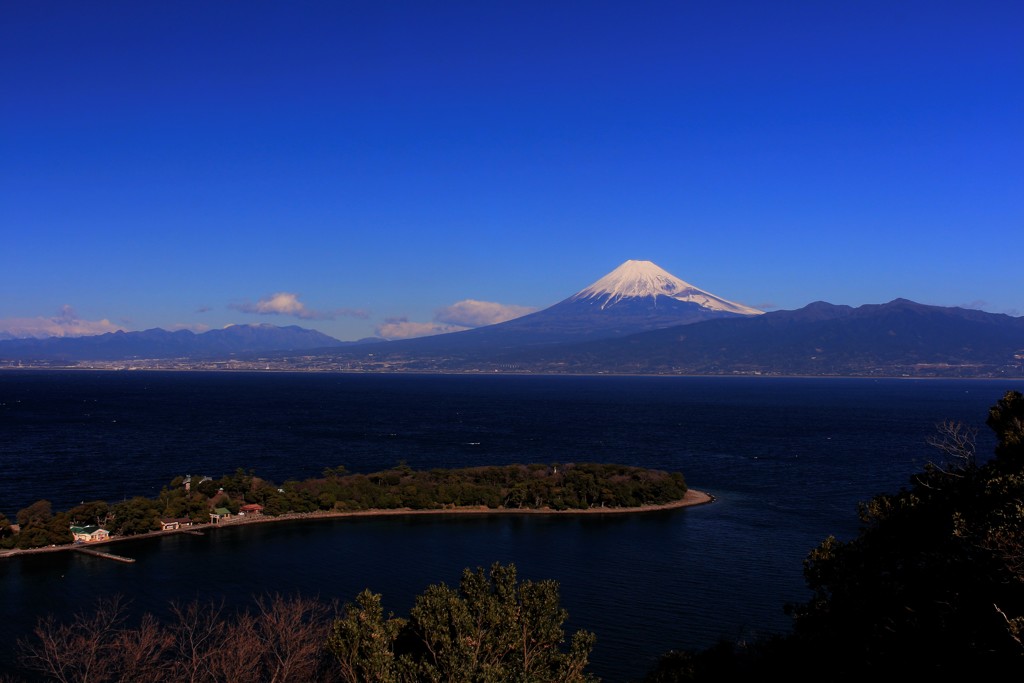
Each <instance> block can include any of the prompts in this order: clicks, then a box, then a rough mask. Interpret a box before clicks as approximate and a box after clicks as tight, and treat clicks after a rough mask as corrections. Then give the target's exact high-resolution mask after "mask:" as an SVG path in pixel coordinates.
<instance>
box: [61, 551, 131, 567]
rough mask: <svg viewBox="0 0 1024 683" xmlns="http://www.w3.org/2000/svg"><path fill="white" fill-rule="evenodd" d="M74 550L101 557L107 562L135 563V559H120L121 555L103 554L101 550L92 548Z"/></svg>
mask: <svg viewBox="0 0 1024 683" xmlns="http://www.w3.org/2000/svg"><path fill="white" fill-rule="evenodd" d="M75 550H77V551H78V552H80V553H85V554H86V555H92V556H93V557H102V558H104V559H107V560H114V561H115V562H125V563H129V564H130V563H132V562H134V561H135V559H134V558H131V557H122V556H121V555H115V554H114V553H105V552H103V551H102V550H96V549H94V548H75Z"/></svg>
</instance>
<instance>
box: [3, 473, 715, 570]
mask: <svg viewBox="0 0 1024 683" xmlns="http://www.w3.org/2000/svg"><path fill="white" fill-rule="evenodd" d="M714 501H715V497H714V496H712V495H711V494H709V493H705V492H704V491H697V490H694V489H687V491H686V494H685V495H684V496H683V498H682V499H681V500H676V501H672V502H670V503H662V504H660V505H642V506H639V507H604V508H602V507H591V508H582V509H567V510H555V509H552V508H489V507H486V506H483V505H480V506H466V507H456V508H441V509H429V510H414V509H412V508H378V509H370V510H346V511H317V512H292V513H287V514H283V515H277V516H270V515H246V516H234V517H231V518H229V519H226V520H222V521H220V522H218V523H216V524H200V525H196V526H191V527H183V528H180V529H171V530H168V531H150V532H148V533H144V534H132V535H130V536H115V537H112V538H110V539H109V540H106V541H97V542H94V543H72V544H66V545H56V546H46V547H44V548H24V549H23V548H13V549H10V550H0V559H3V558H9V557H21V556H23V555H37V554H40V553H54V552H69V551H77V550H80V549H88V548H102V549H109V548H110V546H111V545H115V544H122V543H129V542H131V541H139V540H142V539H147V538H157V537H162V536H169V535H172V534H187V533H193V534H195V533H197V532H199V533H205V532H208V531H215V530H216V529H218V528H226V527H237V526H247V525H250V524H269V523H273V522H294V521H313V520H326V519H341V518H345V517H407V516H413V515H431V516H443V515H622V514H642V513H645V512H660V511H666V510H678V509H681V508H687V507H694V506H698V505H707V504H709V503H713V502H714Z"/></svg>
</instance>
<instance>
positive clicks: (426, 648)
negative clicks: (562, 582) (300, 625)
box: [329, 563, 596, 683]
mask: <svg viewBox="0 0 1024 683" xmlns="http://www.w3.org/2000/svg"><path fill="white" fill-rule="evenodd" d="M566 617H567V613H566V611H565V610H564V609H562V608H561V607H560V606H559V595H558V584H557V583H556V582H554V581H550V580H547V581H537V582H533V581H523V582H522V583H518V582H517V580H516V569H515V567H514V566H513V565H508V566H502V565H500V564H497V563H495V564H494V565H492V566H491V568H490V571H489V573H487V574H485V573H484V570H483V569H482V568H478V569H477V570H476V571H471V570H469V569H466V570H465V571H464V572H463V574H462V581H461V583H460V584H459V588H458V590H456V589H453V588H450V587H448V586H446V585H445V584H443V583H442V584H437V585H432V586H429V587H428V588H427V589H426V591H425V592H424V593H423V594H422V595H420V596H418V597H417V598H416V604H415V605H414V606H413V608H412V610H411V611H410V616H409V618H408V619H404V618H396V617H394V616H393V615H388V616H387V617H385V615H384V611H383V609H382V607H381V601H380V596H379V595H376V594H373V593H371V592H369V591H364V592H363V593H361V594H360V595H359V597H358V598H357V601H356V603H355V604H349V605H346V607H345V611H344V614H343V616H342V618H341V619H339V620H337V621H336V622H335V626H334V633H333V635H332V636H331V638H330V641H329V647H330V649H331V651H332V652H333V653H334V655H335V657H336V658H337V660H338V662H339V664H340V668H341V673H342V679H343V680H344V681H346V682H347V683H361V682H363V681H379V682H380V683H414V682H415V683H419V682H421V681H429V682H431V683H463V682H464V683H471V682H472V683H509V682H516V681H518V682H521V683H546V682H550V683H555V682H557V683H586V682H592V681H596V679H595V678H594V677H593V676H591V675H589V674H587V673H586V672H585V669H586V667H587V663H588V658H589V656H590V651H591V649H592V648H593V645H594V636H593V634H591V633H588V632H585V631H579V632H577V633H575V634H574V635H573V637H572V639H571V643H570V644H569V647H568V648H567V649H566V648H565V647H564V643H565V633H564V631H563V630H562V625H563V623H564V622H565V619H566Z"/></svg>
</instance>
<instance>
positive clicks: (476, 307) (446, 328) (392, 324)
mask: <svg viewBox="0 0 1024 683" xmlns="http://www.w3.org/2000/svg"><path fill="white" fill-rule="evenodd" d="M535 310H536V309H534V308H530V307H528V306H515V305H511V304H499V303H495V302H493V301H477V300H475V299H463V300H462V301H457V302H456V303H454V304H452V305H451V306H445V307H444V308H441V309H439V310H438V311H437V312H436V313H434V320H433V321H432V322H428V323H419V322H413V321H410V320H409V319H408V318H388V319H387V320H385V321H384V324H382V325H379V326H378V327H377V335H378V336H380V337H383V338H385V339H412V338H413V337H428V336H431V335H434V334H445V333H447V332H461V331H463V330H469V329H472V328H474V327H483V326H484V325H494V324H496V323H502V322H505V321H506V320H512V319H513V318H518V317H520V316H524V315H526V314H527V313H532V312H533V311H535Z"/></svg>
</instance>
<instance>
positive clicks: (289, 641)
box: [18, 595, 338, 683]
mask: <svg viewBox="0 0 1024 683" xmlns="http://www.w3.org/2000/svg"><path fill="white" fill-rule="evenodd" d="M255 603H256V604H255V608H254V609H250V610H248V611H241V612H238V613H235V614H229V613H227V612H226V611H225V610H224V608H223V606H222V605H218V604H216V603H201V602H190V603H187V604H176V605H173V606H172V609H171V612H172V618H171V619H170V620H169V621H168V622H166V623H164V622H160V621H158V620H157V619H156V618H154V617H153V616H152V615H149V614H146V615H143V617H142V618H141V620H140V621H139V622H138V623H137V624H136V625H128V610H127V605H126V603H125V602H124V600H122V599H121V598H120V597H118V596H114V597H111V598H102V599H100V600H98V601H97V603H96V605H95V607H94V608H93V609H92V610H89V611H82V612H79V613H78V614H76V615H75V616H74V617H73V618H72V619H71V620H70V621H67V622H60V621H57V620H56V619H54V618H53V617H46V618H43V619H41V620H40V621H39V622H38V624H37V626H36V628H35V631H34V632H33V635H32V637H29V638H23V639H21V640H19V642H18V660H19V662H20V664H21V666H22V667H23V668H24V670H25V671H28V672H31V673H32V674H33V675H34V676H36V677H37V678H40V679H42V680H45V681H59V682H61V683H84V682H88V683H107V682H117V683H136V682H138V681H146V682H147V683H158V682H163V683H179V682H181V683H186V682H187V683H207V682H208V683H217V682H220V681H238V682H242V681H245V682H246V683H250V682H252V683H262V682H267V683H271V682H272V683H286V682H291V683H316V682H320V681H323V682H328V681H337V680H338V677H337V676H336V675H335V673H334V672H333V670H332V669H333V662H332V661H331V657H330V655H329V654H328V653H327V650H326V644H327V637H328V634H329V633H330V630H331V624H332V623H333V620H334V617H335V616H336V613H335V611H334V610H333V609H331V608H330V606H329V605H327V604H324V603H321V602H319V601H317V600H312V599H307V598H284V597H281V596H278V595H275V596H272V597H264V598H259V599H257V600H256V601H255Z"/></svg>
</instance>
